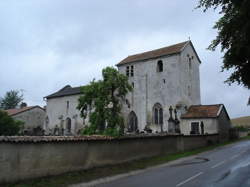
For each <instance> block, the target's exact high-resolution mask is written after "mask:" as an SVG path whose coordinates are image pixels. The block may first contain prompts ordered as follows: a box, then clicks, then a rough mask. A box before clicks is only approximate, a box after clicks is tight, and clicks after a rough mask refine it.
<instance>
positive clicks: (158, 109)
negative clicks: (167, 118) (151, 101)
mask: <svg viewBox="0 0 250 187" xmlns="http://www.w3.org/2000/svg"><path fill="white" fill-rule="evenodd" d="M153 116H154V118H153V119H154V124H157V125H162V124H163V109H162V106H161V104H159V103H157V104H155V105H154V107H153Z"/></svg>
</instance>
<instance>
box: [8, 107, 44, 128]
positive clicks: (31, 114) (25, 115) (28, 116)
mask: <svg viewBox="0 0 250 187" xmlns="http://www.w3.org/2000/svg"><path fill="white" fill-rule="evenodd" d="M12 117H13V118H14V119H15V120H20V121H23V122H24V123H25V124H24V129H28V128H30V129H32V128H36V127H38V126H40V127H41V128H42V127H43V124H44V120H45V111H44V110H43V109H41V108H39V107H35V108H32V109H30V110H27V111H24V112H21V113H18V114H16V115H13V116H12Z"/></svg>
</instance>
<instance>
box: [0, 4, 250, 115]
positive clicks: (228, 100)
mask: <svg viewBox="0 0 250 187" xmlns="http://www.w3.org/2000/svg"><path fill="white" fill-rule="evenodd" d="M197 2H198V0H189V1H183V0H175V1H166V0H106V1H103V0H98V1H97V0H22V1H20V0H8V1H1V2H0V70H1V71H0V96H1V97H3V96H4V94H5V93H6V91H9V90H12V89H17V90H21V89H22V90H23V94H24V98H25V102H27V103H28V105H41V106H43V105H45V102H44V101H43V97H44V96H46V95H49V94H51V93H53V92H55V91H57V90H58V89H60V88H62V87H63V86H65V85H67V84H70V85H71V86H80V85H84V84H87V83H88V82H89V81H90V80H92V79H93V78H96V79H99V78H100V77H101V70H102V68H104V67H106V66H114V65H115V64H116V63H118V62H119V61H121V60H122V59H123V58H125V57H126V56H128V55H132V54H135V53H139V52H143V51H147V50H152V49H157V48H160V47H164V46H167V45H170V44H174V43H178V42H182V41H186V40H188V37H190V38H191V40H192V42H193V44H194V47H195V48H196V51H197V53H198V55H199V57H200V59H201V61H202V64H201V66H200V75H201V98H202V104H214V103H224V104H225V106H226V108H227V110H228V113H229V115H230V117H231V118H234V117H239V116H245V115H249V113H250V106H249V107H247V105H246V104H247V100H248V97H249V95H250V92H249V90H247V89H245V88H243V87H242V86H238V85H232V86H228V85H226V84H224V83H223V81H224V80H225V79H226V78H227V77H228V75H229V74H228V72H224V73H221V72H220V70H221V68H220V67H221V65H222V59H221V57H222V56H223V54H222V53H221V52H220V50H219V49H218V50H217V51H215V52H211V51H208V50H206V48H207V46H208V45H209V43H210V42H211V40H212V39H214V38H215V36H216V30H213V29H212V26H213V25H214V22H215V21H216V20H217V19H218V18H219V15H218V14H217V13H216V12H214V11H212V10H211V11H208V12H206V13H203V12H202V11H201V10H198V9H194V8H195V6H196V5H197Z"/></svg>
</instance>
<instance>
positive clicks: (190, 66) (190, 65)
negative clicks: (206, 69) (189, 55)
mask: <svg viewBox="0 0 250 187" xmlns="http://www.w3.org/2000/svg"><path fill="white" fill-rule="evenodd" d="M188 65H189V70H191V69H192V63H191V61H189V63H188Z"/></svg>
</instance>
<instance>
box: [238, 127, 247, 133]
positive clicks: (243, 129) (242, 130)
mask: <svg viewBox="0 0 250 187" xmlns="http://www.w3.org/2000/svg"><path fill="white" fill-rule="evenodd" d="M235 128H236V129H238V130H239V131H241V132H247V131H248V129H247V128H246V127H244V126H236V127H235Z"/></svg>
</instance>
